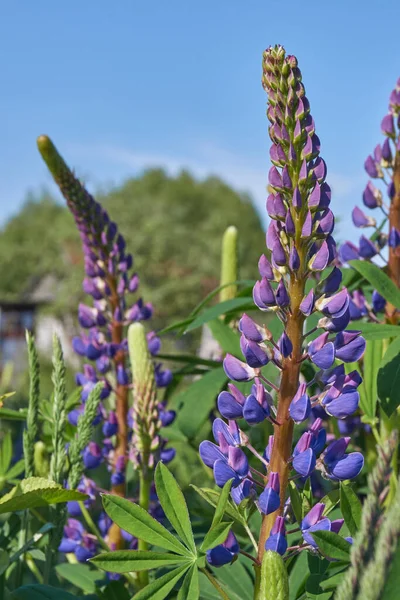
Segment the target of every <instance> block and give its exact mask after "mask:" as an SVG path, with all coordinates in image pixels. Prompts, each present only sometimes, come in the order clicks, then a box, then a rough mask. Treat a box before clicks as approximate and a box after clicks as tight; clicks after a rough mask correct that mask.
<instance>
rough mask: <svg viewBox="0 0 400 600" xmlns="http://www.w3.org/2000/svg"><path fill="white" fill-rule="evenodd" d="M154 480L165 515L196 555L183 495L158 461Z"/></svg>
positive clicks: (173, 479)
mask: <svg viewBox="0 0 400 600" xmlns="http://www.w3.org/2000/svg"><path fill="white" fill-rule="evenodd" d="M154 481H155V484H156V491H157V496H158V500H159V502H160V504H161V507H162V509H163V511H164V513H165V516H166V517H167V519H168V521H169V522H170V523H171V525H172V527H173V528H174V529H175V531H176V532H177V533H178V535H179V537H180V538H181V540H182V541H183V542H184V544H185V545H186V546H187V547H188V548H189V550H191V551H192V553H193V554H194V555H196V554H197V552H196V544H195V542H194V538H193V531H192V525H191V523H190V517H189V511H188V508H187V504H186V500H185V497H184V495H183V493H182V490H181V488H180V487H179V485H178V483H177V481H176V479H175V477H174V476H173V475H172V473H171V472H170V471H169V470H168V468H167V467H166V466H165V465H164V464H163V463H162V462H159V463H158V465H157V467H156V471H155V474H154Z"/></svg>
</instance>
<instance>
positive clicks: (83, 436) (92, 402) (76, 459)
mask: <svg viewBox="0 0 400 600" xmlns="http://www.w3.org/2000/svg"><path fill="white" fill-rule="evenodd" d="M102 388H103V384H102V383H100V382H99V383H97V384H96V385H95V387H94V388H93V389H92V391H91V392H90V394H89V396H88V399H87V401H86V404H85V409H84V411H83V413H82V414H81V416H80V417H79V419H78V425H77V430H76V434H75V437H74V438H73V439H72V441H71V443H70V445H69V449H68V459H69V474H68V487H69V488H70V489H76V488H77V486H78V484H79V482H80V480H81V479H82V475H83V472H84V464H83V459H82V452H83V451H84V449H85V448H86V446H87V445H88V444H89V442H90V440H91V439H92V436H93V421H94V419H95V418H96V415H97V412H98V408H99V404H100V398H101V391H102Z"/></svg>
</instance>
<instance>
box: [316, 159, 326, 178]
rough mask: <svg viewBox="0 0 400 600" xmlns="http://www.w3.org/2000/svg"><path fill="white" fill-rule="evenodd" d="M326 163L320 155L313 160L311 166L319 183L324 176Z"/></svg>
mask: <svg viewBox="0 0 400 600" xmlns="http://www.w3.org/2000/svg"><path fill="white" fill-rule="evenodd" d="M326 171H327V169H326V163H325V161H324V159H323V158H321V157H320V156H319V157H318V158H317V159H316V160H315V162H314V166H313V175H314V177H315V178H316V179H317V181H318V182H319V183H322V182H323V181H324V180H325V178H326Z"/></svg>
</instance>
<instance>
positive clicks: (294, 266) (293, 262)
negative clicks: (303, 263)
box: [289, 246, 300, 272]
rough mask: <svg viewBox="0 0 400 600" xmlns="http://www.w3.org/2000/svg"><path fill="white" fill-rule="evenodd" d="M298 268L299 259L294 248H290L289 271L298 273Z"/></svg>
mask: <svg viewBox="0 0 400 600" xmlns="http://www.w3.org/2000/svg"><path fill="white" fill-rule="evenodd" d="M299 267H300V257H299V253H298V252H297V250H296V247H295V246H292V247H291V249H290V254H289V269H290V270H291V271H294V272H295V271H298V269H299Z"/></svg>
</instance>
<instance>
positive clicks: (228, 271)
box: [219, 225, 238, 302]
mask: <svg viewBox="0 0 400 600" xmlns="http://www.w3.org/2000/svg"><path fill="white" fill-rule="evenodd" d="M237 245H238V230H237V229H236V227H234V226H233V225H232V226H231V227H228V229H227V230H226V231H225V233H224V235H223V237H222V257H221V282H220V283H221V286H222V285H226V284H227V283H231V282H232V281H237V280H238V251H237ZM236 293H237V286H236V285H229V286H227V287H224V288H223V289H222V290H221V291H220V294H219V297H220V301H221V302H224V300H231V299H232V298H235V296H236Z"/></svg>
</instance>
